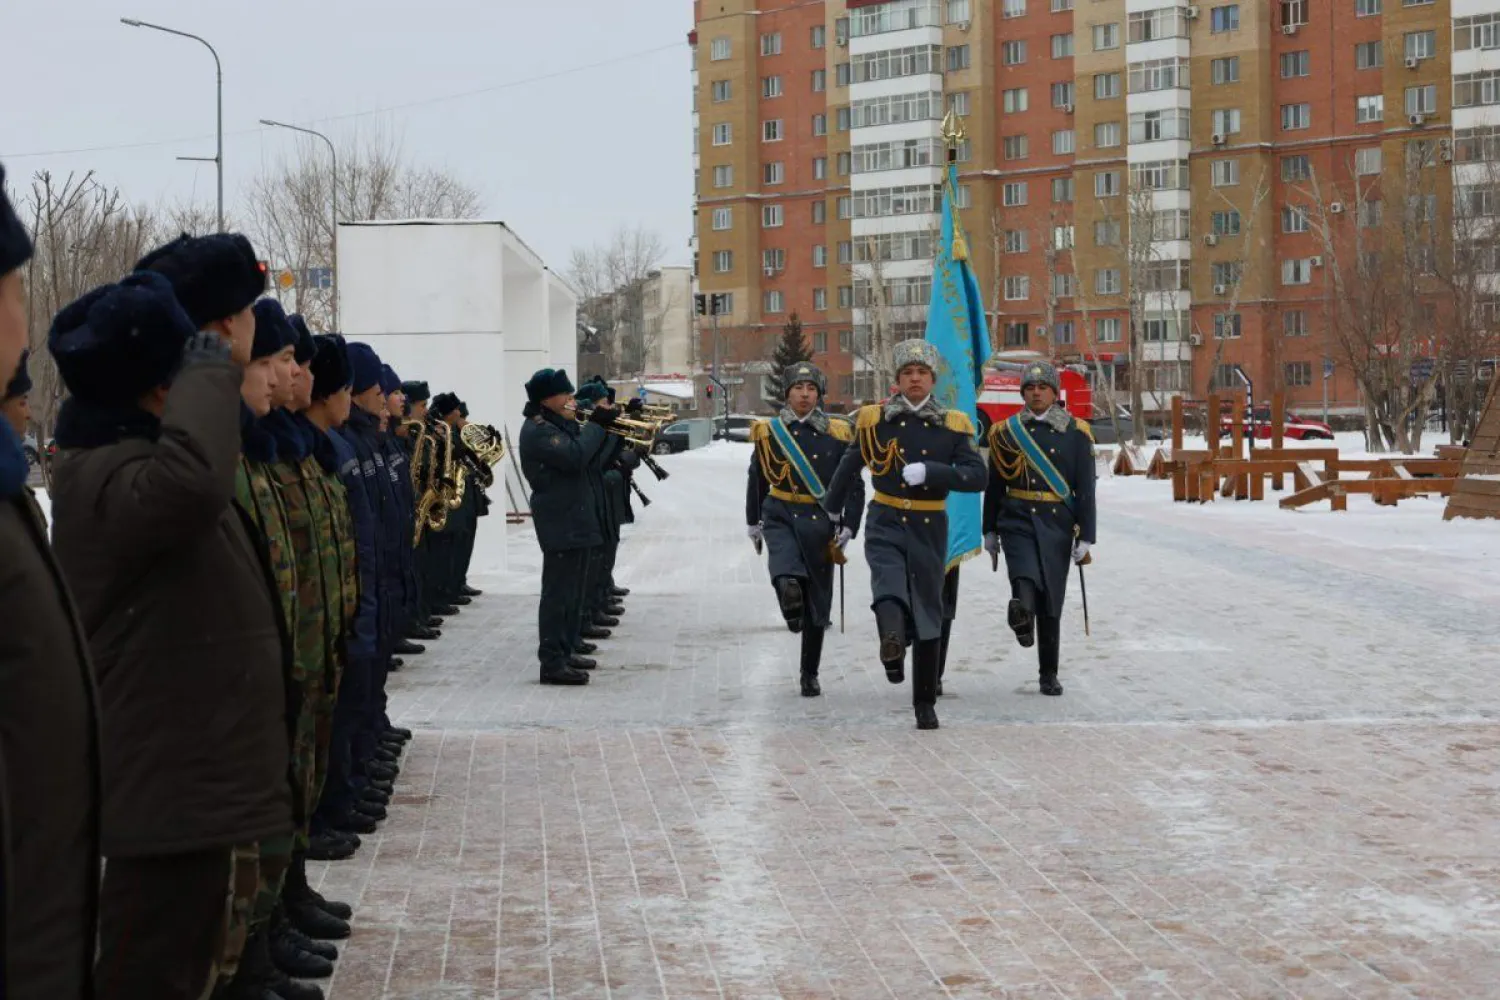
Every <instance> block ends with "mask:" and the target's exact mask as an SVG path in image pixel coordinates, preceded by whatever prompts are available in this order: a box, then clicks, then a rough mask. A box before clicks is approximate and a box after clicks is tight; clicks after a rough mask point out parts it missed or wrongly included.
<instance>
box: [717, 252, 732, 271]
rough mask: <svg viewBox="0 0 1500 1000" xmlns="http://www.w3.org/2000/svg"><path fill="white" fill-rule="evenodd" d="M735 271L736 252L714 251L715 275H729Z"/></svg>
mask: <svg viewBox="0 0 1500 1000" xmlns="http://www.w3.org/2000/svg"><path fill="white" fill-rule="evenodd" d="M733 270H734V251H733V250H716V251H714V273H715V274H728V273H729V272H730V271H733Z"/></svg>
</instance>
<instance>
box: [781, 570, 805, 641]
mask: <svg viewBox="0 0 1500 1000" xmlns="http://www.w3.org/2000/svg"><path fill="white" fill-rule="evenodd" d="M776 603H777V604H779V605H781V617H782V618H784V619H786V627H787V629H788V630H790V631H791V632H793V633H796V632H801V631H802V608H803V603H802V581H800V580H798V579H797V578H796V577H794V576H778V577H777V578H776Z"/></svg>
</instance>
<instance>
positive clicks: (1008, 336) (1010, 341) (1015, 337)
mask: <svg viewBox="0 0 1500 1000" xmlns="http://www.w3.org/2000/svg"><path fill="white" fill-rule="evenodd" d="M1006 280H1007V281H1009V279H1006ZM1004 335H1005V346H1006V347H1025V346H1027V345H1028V344H1030V343H1031V329H1030V325H1029V324H1027V323H1006V324H1005V333H1004Z"/></svg>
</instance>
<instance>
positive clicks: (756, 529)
mask: <svg viewBox="0 0 1500 1000" xmlns="http://www.w3.org/2000/svg"><path fill="white" fill-rule="evenodd" d="M745 534H747V535H749V536H750V540H751V541H752V542H758V541H760V540H761V539H763V538H765V536H766V533H765V531H764V529H762V528H761V526H760V525H758V524H752V525H750V526H749V527H748V528H746V529H745Z"/></svg>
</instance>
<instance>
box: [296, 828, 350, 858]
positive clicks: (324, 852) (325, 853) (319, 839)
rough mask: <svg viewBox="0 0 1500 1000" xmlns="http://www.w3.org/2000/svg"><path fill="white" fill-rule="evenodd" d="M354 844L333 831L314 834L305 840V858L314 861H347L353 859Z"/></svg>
mask: <svg viewBox="0 0 1500 1000" xmlns="http://www.w3.org/2000/svg"><path fill="white" fill-rule="evenodd" d="M354 850H355V847H354V843H353V842H352V841H350V840H346V839H345V838H343V837H340V836H338V835H337V834H335V833H334V832H333V831H331V830H329V831H325V832H322V833H315V834H313V835H312V836H311V837H309V838H308V839H307V856H308V857H309V858H312V859H313V860H314V861H347V860H348V859H350V858H352V857H354Z"/></svg>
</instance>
